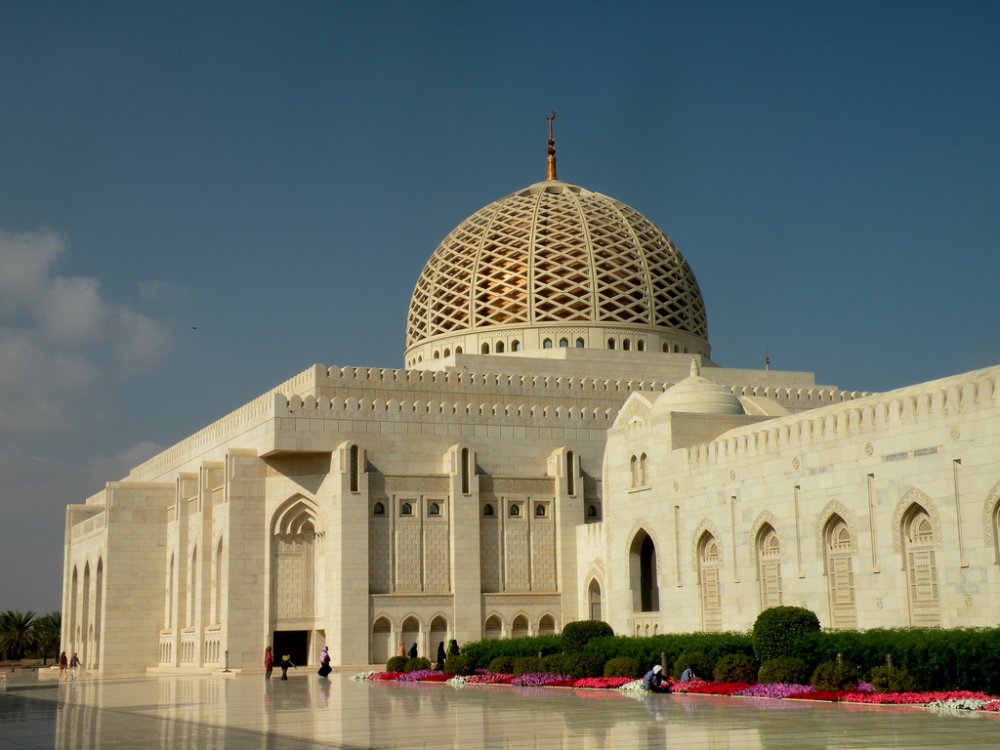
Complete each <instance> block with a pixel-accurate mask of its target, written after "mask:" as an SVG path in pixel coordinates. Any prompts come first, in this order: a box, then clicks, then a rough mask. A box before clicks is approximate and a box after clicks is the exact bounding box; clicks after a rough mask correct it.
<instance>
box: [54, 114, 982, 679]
mask: <svg viewBox="0 0 1000 750" xmlns="http://www.w3.org/2000/svg"><path fill="white" fill-rule="evenodd" d="M548 145H549V148H548V174H547V179H546V180H544V181H542V182H538V183H536V184H533V185H530V186H528V187H526V188H524V189H523V190H519V191H517V192H514V193H512V194H510V195H508V196H506V197H504V198H501V199H499V200H497V201H495V202H493V203H491V204H489V205H488V206H486V207H485V208H483V209H481V210H480V211H477V212H476V213H475V214H473V215H472V216H470V217H469V218H468V219H466V220H465V221H463V222H462V223H461V224H459V225H458V226H457V227H456V228H455V229H454V230H452V231H451V232H450V233H449V234H448V235H447V236H446V237H445V238H444V240H443V241H442V242H441V244H440V245H439V246H438V248H437V249H436V250H435V251H434V252H433V254H432V255H431V256H430V259H429V260H428V261H427V264H426V266H425V267H424V269H423V271H422V272H421V274H420V276H419V278H418V279H417V281H416V285H415V287H414V290H413V295H412V298H411V301H410V306H409V312H408V315H407V319H406V348H405V352H404V354H403V361H404V365H405V369H399V370H387V369H371V368H362V367H346V368H341V367H327V366H324V365H314V366H313V367H310V368H309V369H307V370H305V371H304V372H301V373H299V374H297V375H295V376H294V377H292V378H291V379H289V380H287V381H285V382H284V383H281V384H280V385H278V386H276V387H275V388H272V389H271V390H269V391H267V392H266V393H264V394H263V395H262V396H260V397H258V398H256V399H254V400H253V401H251V402H250V403H248V404H246V405H244V406H242V407H241V408H239V409H237V410H236V411H234V412H232V413H231V414H228V415H226V416H224V417H222V418H221V419H219V420H218V421H216V422H214V423H212V424H210V425H208V426H207V427H204V428H203V429H201V430H199V431H198V432H196V433H194V434H193V435H191V436H190V437H188V438H186V439H185V440H182V441H181V442H179V443H177V444H176V445H174V446H172V447H170V448H168V449H166V450H164V451H163V452H162V453H160V454H159V455H156V456H154V457H153V458H151V459H149V460H148V461H146V462H145V463H143V464H141V465H139V466H136V467H135V468H133V469H132V470H131V471H130V472H129V473H128V475H127V476H125V477H124V478H122V479H119V480H117V481H110V482H108V483H107V484H106V486H105V487H104V489H102V490H101V491H100V492H98V493H97V494H95V495H93V496H92V497H90V498H88V499H87V500H86V501H85V502H83V503H80V504H74V505H70V506H68V508H67V512H66V529H65V548H64V551H65V558H64V583H63V601H62V611H63V618H62V622H63V633H62V648H63V649H65V650H66V651H68V652H72V651H76V652H78V653H79V654H80V656H81V659H82V660H83V663H84V665H85V666H87V667H90V668H92V669H95V670H99V671H101V672H103V673H121V672H134V671H139V670H191V671H200V670H203V671H210V670H218V669H223V668H231V669H240V668H257V667H259V665H260V662H261V654H262V651H263V647H264V645H265V644H273V645H274V646H275V648H276V649H278V650H279V651H281V652H287V653H290V654H291V655H292V658H293V661H295V662H297V663H299V664H306V663H315V662H316V661H317V656H318V653H319V651H320V649H321V648H322V647H323V646H324V645H328V646H329V647H330V650H331V652H332V654H333V656H334V661H335V662H336V663H340V664H345V665H362V664H379V663H384V662H385V660H386V658H387V657H388V656H390V655H392V654H394V653H395V650H396V644H398V643H400V642H403V643H406V644H407V646H409V644H411V643H416V644H417V647H418V650H419V651H420V653H421V654H424V655H427V654H433V653H434V652H435V650H436V647H437V644H438V643H439V642H440V641H447V640H448V639H449V638H457V639H458V640H459V642H467V641H470V640H479V639H482V638H509V637H519V636H524V635H531V634H538V633H552V632H558V631H559V630H561V628H562V626H563V625H564V624H565V623H567V622H570V621H573V620H579V619H586V618H595V619H603V620H606V621H607V622H609V623H610V624H611V625H612V626H613V627H614V629H615V632H617V633H621V634H636V635H647V634H655V633H665V632H686V631H694V630H704V631H720V630H744V629H746V628H748V627H749V626H750V625H752V623H753V621H754V619H755V617H756V615H757V614H758V613H759V612H760V611H761V610H762V609H764V608H767V607H770V606H774V605H779V604H786V605H800V606H805V607H808V608H810V609H812V610H813V611H815V612H816V613H817V614H818V615H819V617H820V620H821V622H822V625H823V626H824V627H825V628H830V629H841V628H873V627H890V626H905V625H921V626H942V627H954V626H987V625H991V626H992V625H995V624H996V622H997V621H998V620H1000V597H998V595H997V594H998V593H1000V514H998V509H1000V461H998V458H1000V366H997V367H993V368H989V369H985V370H979V371H975V372H969V373H965V374H962V375H956V376H954V377H949V378H945V379H943V380H938V381H934V382H929V383H922V384H919V385H914V386H910V387H907V388H903V389H901V390H897V391H893V392H890V393H883V394H876V393H859V392H844V391H841V390H839V389H838V388H836V387H834V386H829V385H817V384H816V382H815V377H814V375H813V374H812V373H806V372H783V371H777V370H772V369H770V368H769V367H765V368H764V369H762V370H749V369H738V368H726V367H722V366H720V365H719V364H717V363H716V362H714V361H713V360H712V358H711V347H710V345H709V339H708V318H707V314H706V310H705V304H704V300H703V299H702V295H701V292H700V290H699V287H698V283H697V281H696V279H695V276H694V273H693V272H692V270H691V267H690V266H689V264H688V262H687V260H686V259H685V258H684V257H683V256H682V255H681V254H680V252H679V251H678V250H677V248H676V247H674V245H673V244H672V243H671V241H670V240H669V239H668V238H667V237H666V236H665V235H664V234H663V232H661V231H660V229H658V228H657V227H656V226H655V225H654V224H653V223H652V222H651V221H650V220H649V219H647V218H646V217H644V216H643V215H641V214H640V213H638V212H637V211H635V210H634V209H632V208H630V207H629V206H627V205H625V204H623V203H621V202H619V201H617V200H615V199H613V198H609V197H608V196H605V195H602V194H600V193H596V192H593V191H591V190H589V189H587V188H583V187H580V186H578V185H575V184H572V183H569V182H564V181H562V180H559V179H558V178H557V176H556V162H555V148H554V141H553V139H552V132H551V121H550V130H549V144H548Z"/></svg>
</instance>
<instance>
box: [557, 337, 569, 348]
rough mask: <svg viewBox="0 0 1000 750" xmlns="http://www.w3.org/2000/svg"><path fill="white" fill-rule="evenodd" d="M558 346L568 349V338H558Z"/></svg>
mask: <svg viewBox="0 0 1000 750" xmlns="http://www.w3.org/2000/svg"><path fill="white" fill-rule="evenodd" d="M559 348H560V349H568V348H569V339H565V338H564V339H559Z"/></svg>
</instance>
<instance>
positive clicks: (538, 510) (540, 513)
mask: <svg viewBox="0 0 1000 750" xmlns="http://www.w3.org/2000/svg"><path fill="white" fill-rule="evenodd" d="M535 517H536V518H545V506H544V505H542V504H541V503H539V504H538V505H536V506H535Z"/></svg>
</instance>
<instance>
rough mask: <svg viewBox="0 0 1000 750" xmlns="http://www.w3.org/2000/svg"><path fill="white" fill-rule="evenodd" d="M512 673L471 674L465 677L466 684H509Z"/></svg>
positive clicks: (512, 679)
mask: <svg viewBox="0 0 1000 750" xmlns="http://www.w3.org/2000/svg"><path fill="white" fill-rule="evenodd" d="M513 681H514V675H512V674H472V675H469V676H468V677H466V678H465V684H466V685H510V684H511V683H512V682H513Z"/></svg>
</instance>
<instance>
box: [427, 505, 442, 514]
mask: <svg viewBox="0 0 1000 750" xmlns="http://www.w3.org/2000/svg"><path fill="white" fill-rule="evenodd" d="M427 515H429V516H440V515H441V506H440V505H438V504H437V503H431V504H430V505H428V506H427Z"/></svg>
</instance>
